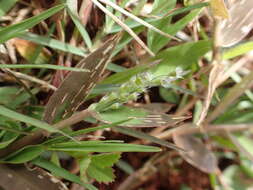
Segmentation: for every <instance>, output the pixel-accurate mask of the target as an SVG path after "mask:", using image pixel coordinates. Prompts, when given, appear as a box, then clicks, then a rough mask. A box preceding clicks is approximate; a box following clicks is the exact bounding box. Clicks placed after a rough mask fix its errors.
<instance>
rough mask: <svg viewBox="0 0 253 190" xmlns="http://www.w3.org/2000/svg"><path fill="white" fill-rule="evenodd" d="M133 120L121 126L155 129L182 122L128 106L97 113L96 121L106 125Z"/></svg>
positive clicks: (166, 115)
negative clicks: (155, 127)
mask: <svg viewBox="0 0 253 190" xmlns="http://www.w3.org/2000/svg"><path fill="white" fill-rule="evenodd" d="M129 118H131V120H129V121H127V122H124V123H122V124H119V125H120V126H134V127H154V126H159V125H164V124H166V125H174V124H176V123H177V122H179V121H181V119H180V120H177V119H175V118H173V116H172V115H168V114H162V113H161V114H160V113H159V114H158V113H153V112H151V111H148V110H145V109H142V108H131V107H127V106H120V108H118V109H110V110H107V111H104V112H99V113H97V117H96V119H98V120H100V121H103V122H105V123H113V122H119V121H122V120H127V119H129Z"/></svg>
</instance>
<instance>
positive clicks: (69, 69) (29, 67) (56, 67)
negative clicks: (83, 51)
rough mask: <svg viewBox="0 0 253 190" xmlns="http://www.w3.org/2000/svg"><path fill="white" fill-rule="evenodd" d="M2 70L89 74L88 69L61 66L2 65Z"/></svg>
mask: <svg viewBox="0 0 253 190" xmlns="http://www.w3.org/2000/svg"><path fill="white" fill-rule="evenodd" d="M0 68H11V69H55V70H66V71H77V72H89V70H88V69H82V68H75V67H65V66H60V65H50V64H1V65H0Z"/></svg>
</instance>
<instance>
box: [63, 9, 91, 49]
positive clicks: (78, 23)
mask: <svg viewBox="0 0 253 190" xmlns="http://www.w3.org/2000/svg"><path fill="white" fill-rule="evenodd" d="M67 11H68V14H69V16H70V17H71V19H72V20H73V22H74V24H75V25H76V28H77V29H78V31H79V32H80V34H81V36H82V38H83V40H84V42H85V44H86V45H87V47H88V48H89V49H91V47H92V42H91V39H90V36H89V34H88V32H87V31H86V30H85V28H84V26H83V24H82V23H81V21H80V19H79V18H78V17H77V15H78V14H75V13H74V12H73V10H72V9H70V8H69V7H68V9H67Z"/></svg>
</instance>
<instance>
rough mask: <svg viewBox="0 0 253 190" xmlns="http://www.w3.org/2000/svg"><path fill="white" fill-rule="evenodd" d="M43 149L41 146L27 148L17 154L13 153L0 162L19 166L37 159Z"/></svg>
mask: <svg viewBox="0 0 253 190" xmlns="http://www.w3.org/2000/svg"><path fill="white" fill-rule="evenodd" d="M42 152H44V148H43V147H42V146H37V145H36V146H27V147H25V148H23V149H21V150H18V151H17V152H14V153H12V154H10V155H8V156H7V157H5V158H3V159H2V160H0V162H4V163H11V164H21V163H25V162H28V161H30V160H33V159H34V158H36V157H38V156H39V155H40V154H41V153H42Z"/></svg>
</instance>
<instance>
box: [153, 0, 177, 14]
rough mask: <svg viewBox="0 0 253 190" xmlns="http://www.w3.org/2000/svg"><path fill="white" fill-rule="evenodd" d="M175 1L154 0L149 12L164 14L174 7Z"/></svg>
mask: <svg viewBox="0 0 253 190" xmlns="http://www.w3.org/2000/svg"><path fill="white" fill-rule="evenodd" d="M176 2H177V1H176V0H171V1H167V0H155V1H154V4H153V7H152V12H151V14H159V15H161V14H166V13H168V12H169V11H170V10H171V9H173V8H174V7H175V5H176Z"/></svg>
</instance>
